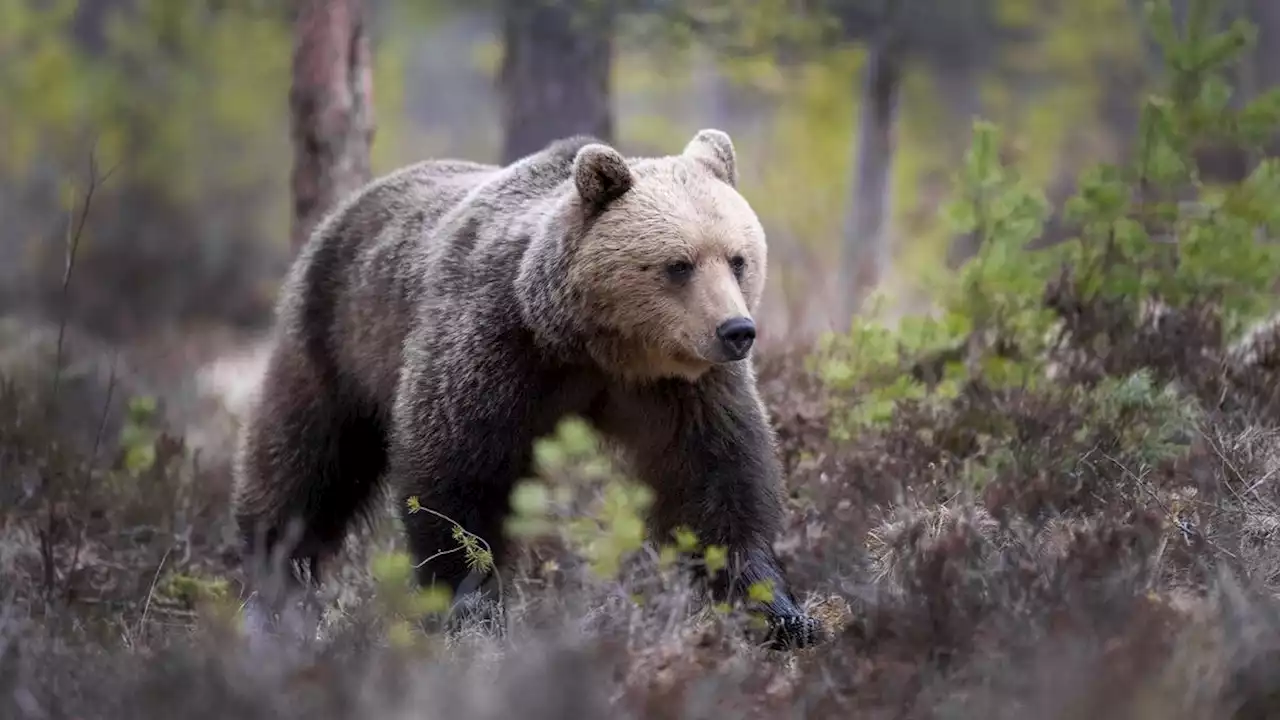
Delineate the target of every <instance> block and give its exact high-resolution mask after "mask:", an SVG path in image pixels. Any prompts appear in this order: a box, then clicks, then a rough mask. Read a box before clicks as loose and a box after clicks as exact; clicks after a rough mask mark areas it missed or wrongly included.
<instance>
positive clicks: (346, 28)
mask: <svg viewBox="0 0 1280 720" xmlns="http://www.w3.org/2000/svg"><path fill="white" fill-rule="evenodd" d="M294 23H295V24H294V43H295V45H294V52H293V85H292V87H291V88H290V91H289V109H290V113H291V121H292V128H291V129H292V134H293V148H294V163H293V227H292V230H291V232H290V236H291V240H292V244H293V248H294V249H295V251H296V250H297V249H298V248H299V247H301V246H302V244H303V243H305V242H306V241H307V238H308V237H309V236H310V235H311V231H312V230H313V229H314V228H315V226H316V224H317V223H318V222H319V221H320V220H321V219H322V218H323V217H324V214H325V213H326V212H328V211H329V210H330V209H331V208H333V206H334V205H335V204H336V203H338V202H339V201H341V200H342V198H343V197H344V196H346V195H347V194H348V193H350V192H352V191H353V190H355V189H357V188H359V187H360V186H361V185H362V184H364V183H365V182H367V181H368V180H369V177H370V169H369V150H370V146H371V145H372V144H373V133H374V117H373V69H372V59H371V53H370V50H369V39H368V37H367V35H366V33H365V18H364V2H363V0H300V2H299V6H298V9H297V15H296V16H295V19H294Z"/></svg>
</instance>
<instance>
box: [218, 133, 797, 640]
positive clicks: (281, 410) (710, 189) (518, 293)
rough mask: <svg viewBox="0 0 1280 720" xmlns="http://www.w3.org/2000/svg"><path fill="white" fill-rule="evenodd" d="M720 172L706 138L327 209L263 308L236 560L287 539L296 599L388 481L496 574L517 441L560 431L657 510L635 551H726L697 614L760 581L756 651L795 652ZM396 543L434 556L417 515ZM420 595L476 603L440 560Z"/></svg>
mask: <svg viewBox="0 0 1280 720" xmlns="http://www.w3.org/2000/svg"><path fill="white" fill-rule="evenodd" d="M734 162H735V161H734V150H733V145H732V143H731V141H730V139H729V137H728V136H727V135H725V134H724V133H722V132H720V131H716V130H704V131H701V132H699V133H698V134H697V135H696V136H695V137H694V138H693V140H691V141H690V143H689V144H688V145H687V146H686V148H685V150H684V152H683V153H681V154H679V155H674V156H668V157H660V158H631V159H626V158H624V157H623V156H622V155H620V154H619V153H618V152H617V151H616V150H614V149H613V148H610V147H608V146H606V145H604V144H601V143H598V142H596V141H594V140H592V139H591V138H587V137H575V138H570V139H566V140H561V141H558V142H556V143H553V144H551V145H550V146H548V147H547V148H546V149H544V150H543V151H541V152H538V153H535V154H533V155H530V156H528V157H526V158H524V159H522V160H520V161H518V162H516V163H513V164H511V165H509V166H505V167H498V166H492V165H482V164H477V163H470V162H460V161H427V162H422V163H419V164H416V165H413V166H411V167H408V168H405V169H403V170H401V171H399V172H396V173H394V174H391V175H389V176H387V177H385V178H382V179H380V180H377V181H375V182H373V183H371V184H370V185H368V186H367V187H365V188H363V189H362V190H360V191H359V192H357V193H355V194H354V195H353V196H352V197H350V198H349V199H348V200H346V202H345V203H344V204H342V205H341V206H340V207H338V208H337V209H335V210H334V211H333V212H332V213H331V214H330V215H329V217H328V218H327V219H326V220H325V221H324V222H323V223H322V224H321V225H320V227H318V228H317V230H316V232H315V233H314V235H313V236H312V238H311V240H310V242H309V243H308V244H307V245H306V246H305V247H304V249H303V251H302V253H301V255H300V257H299V258H298V260H297V261H296V262H295V264H294V266H293V268H292V270H291V274H290V276H289V278H288V280H287V283H286V285H285V287H284V289H283V292H282V298H281V303H280V307H279V318H278V326H277V334H276V344H275V347H274V349H273V354H272V356H271V359H270V362H269V367H268V369H267V371H266V376H265V379H264V381H263V383H262V386H261V396H260V397H259V398H258V399H257V400H256V405H255V407H254V408H253V410H252V411H251V413H250V417H249V418H248V421H247V423H246V425H245V429H244V433H243V436H242V443H241V449H240V454H239V456H238V462H237V470H238V473H237V475H238V483H237V496H236V504H235V507H236V510H235V513H236V518H237V522H238V524H239V527H240V529H241V532H242V534H243V541H244V543H245V547H246V550H251V551H252V550H257V551H271V550H273V549H275V548H276V547H277V546H279V545H280V544H281V543H282V541H283V540H284V537H285V535H284V533H285V530H286V529H287V527H288V526H289V525H290V524H291V523H294V524H296V526H297V527H299V528H300V530H301V534H300V537H299V538H298V541H297V542H296V543H290V544H289V545H288V549H287V550H286V553H287V555H288V557H289V558H291V559H293V560H295V561H297V562H298V563H300V564H303V565H306V566H308V567H309V568H310V570H311V574H312V578H313V580H315V579H316V577H317V576H316V571H317V570H318V566H319V563H320V562H321V561H322V560H323V559H324V558H325V557H327V556H329V555H331V554H332V553H333V552H335V551H336V550H337V549H338V548H339V546H340V545H341V543H342V540H343V538H344V536H345V534H346V532H347V530H348V527H349V525H350V523H351V521H352V520H353V518H355V517H356V516H357V515H359V514H360V512H361V511H362V510H364V509H366V508H367V506H368V504H369V501H370V499H371V497H372V496H373V494H374V490H375V489H376V488H377V487H378V486H379V484H380V483H381V482H383V481H384V480H386V481H388V482H390V483H391V484H392V487H393V488H394V491H395V493H396V494H397V495H396V496H397V498H398V499H399V500H401V501H403V500H405V499H407V497H409V496H413V495H416V496H418V497H419V499H420V501H421V503H422V504H423V505H424V506H426V507H428V508H431V509H433V510H436V511H439V512H441V513H443V514H445V515H446V516H448V517H451V518H453V519H454V520H456V521H457V522H458V523H459V524H461V525H462V526H463V527H465V528H466V529H467V530H468V531H470V532H473V533H476V534H478V535H480V536H481V537H483V538H485V539H486V540H487V541H488V542H489V544H490V545H491V546H492V547H493V550H494V552H495V555H496V556H497V557H496V559H497V560H499V561H501V558H502V553H503V549H504V545H505V543H504V542H503V537H502V532H501V530H502V525H501V524H502V520H503V518H504V516H505V515H506V513H507V512H508V510H509V505H508V498H509V495H510V491H511V489H512V486H513V484H514V483H515V482H516V481H517V480H518V479H519V478H521V477H524V476H527V475H528V474H529V472H530V470H531V467H530V462H531V451H532V444H533V441H534V439H535V438H537V437H539V436H541V435H544V434H547V433H549V432H551V431H552V430H553V429H554V427H555V425H556V423H557V422H558V421H559V420H560V419H561V418H562V417H564V416H565V415H566V414H568V413H573V414H577V415H580V416H583V417H585V418H587V419H588V420H590V421H592V422H593V423H594V424H595V425H596V427H597V428H598V429H599V430H600V431H601V432H602V433H603V434H604V435H605V436H606V437H608V438H610V439H612V440H615V441H617V443H618V444H619V445H620V446H621V447H622V448H623V449H624V450H625V451H626V454H627V455H628V456H629V458H630V459H631V460H632V461H633V462H634V472H635V473H636V474H637V475H638V476H639V477H640V478H642V479H644V480H645V481H647V482H648V483H650V484H651V485H652V486H653V487H654V489H655V495H656V501H655V505H654V507H653V509H652V515H651V522H652V530H653V531H654V532H655V533H660V534H664V535H665V533H667V532H668V531H669V530H671V529H672V528H674V527H675V526H678V525H685V526H688V527H690V528H692V529H694V530H695V531H696V532H697V533H698V536H699V538H700V539H701V540H702V541H703V542H706V543H716V544H721V545H724V546H726V547H727V548H729V549H730V551H731V559H732V561H733V564H731V567H732V568H734V569H735V570H736V571H737V572H736V573H735V577H734V578H733V579H728V578H723V577H722V578H720V579H718V580H716V581H714V582H713V583H712V591H713V594H714V595H715V596H716V597H717V598H726V597H731V596H737V597H740V596H741V594H742V593H743V592H744V590H745V587H746V585H748V584H750V583H752V582H755V581H757V580H761V579H769V580H772V582H773V585H774V588H775V593H774V595H775V598H774V600H773V601H772V602H771V603H769V604H768V605H767V606H766V607H763V608H761V609H763V610H764V611H765V612H766V614H767V615H768V616H769V617H770V618H771V619H772V620H773V621H774V624H775V627H777V628H778V629H779V632H778V633H777V634H776V635H775V638H776V641H777V642H779V643H782V644H790V645H805V644H808V643H809V642H811V641H812V640H813V637H812V635H813V633H814V630H815V628H816V625H815V624H814V623H813V622H812V621H811V620H810V619H809V618H808V617H807V616H805V615H804V614H803V613H802V612H801V610H800V608H799V607H798V605H797V604H796V602H795V599H794V597H793V595H792V594H791V592H790V590H789V589H788V588H787V585H786V582H785V580H784V576H783V572H782V570H781V569H780V567H779V564H778V562H777V560H776V558H775V556H774V553H773V551H772V549H771V541H772V539H773V538H774V536H775V535H776V533H777V532H778V530H779V528H780V523H781V512H782V509H781V501H780V497H779V490H780V483H781V479H782V478H781V467H780V464H779V462H778V460H777V459H776V456H775V443H774V437H773V433H772V430H771V428H770V425H769V423H768V419H767V416H766V413H765V410H764V407H763V405H762V403H761V401H760V397H759V395H758V393H757V390H756V384H755V376H754V372H753V370H752V368H751V365H750V360H749V359H746V353H747V349H748V348H749V347H750V341H751V338H752V337H754V330H753V326H752V325H751V323H750V315H751V313H752V312H753V311H754V310H755V308H756V307H757V305H758V303H759V300H760V294H761V290H762V288H763V286H764V278H765V264H766V252H765V236H764V232H763V230H762V228H761V226H760V223H759V221H758V220H757V218H756V216H755V214H754V212H753V211H752V209H751V208H750V206H749V205H748V204H747V202H746V201H745V200H744V199H743V198H742V196H741V195H739V194H738V192H737V191H736V189H735V188H734V183H735V181H736V171H735V166H734ZM727 321H733V322H731V323H729V322H727ZM734 327H736V329H737V333H736V335H735V334H734V333H733V332H731V329H732V328H734ZM744 327H745V328H746V330H744V329H743V328H744ZM727 328H730V329H727ZM744 333H745V334H744ZM404 522H405V526H406V532H407V537H408V542H409V546H410V549H411V551H412V553H413V555H415V556H416V558H417V559H418V560H419V561H421V560H423V559H425V558H427V557H429V556H432V555H435V554H436V553H438V552H439V551H441V550H443V549H448V548H452V547H455V546H456V541H454V540H453V539H452V537H451V535H450V530H451V527H450V526H449V525H448V524H447V523H445V522H443V521H441V520H439V519H437V518H436V517H434V516H432V515H430V514H428V513H415V514H412V515H406V516H405V517H404ZM721 575H724V573H721ZM419 580H420V581H421V582H422V583H424V584H427V583H433V582H443V583H447V584H448V585H449V586H450V587H451V588H452V589H453V590H454V592H455V594H456V595H458V596H461V595H466V594H468V593H471V592H472V591H474V590H476V589H477V588H478V587H479V585H480V582H481V580H482V578H480V577H476V576H474V575H470V574H468V569H467V566H466V564H465V559H464V558H463V557H461V556H460V554H450V555H443V556H440V557H437V558H435V559H433V560H432V561H431V562H430V563H427V564H425V565H423V566H422V567H421V568H420V570H419Z"/></svg>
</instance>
